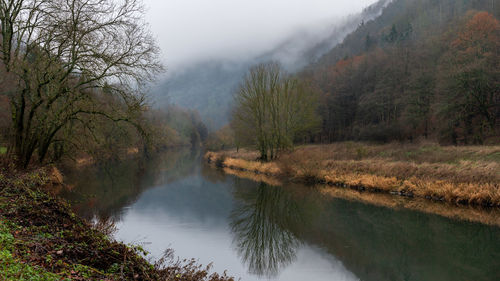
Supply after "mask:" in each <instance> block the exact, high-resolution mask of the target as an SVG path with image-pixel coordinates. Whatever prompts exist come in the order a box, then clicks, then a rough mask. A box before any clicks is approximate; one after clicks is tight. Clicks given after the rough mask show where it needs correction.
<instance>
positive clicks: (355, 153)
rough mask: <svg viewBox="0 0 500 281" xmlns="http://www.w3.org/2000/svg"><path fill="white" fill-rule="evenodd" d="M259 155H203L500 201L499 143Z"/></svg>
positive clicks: (237, 164)
mask: <svg viewBox="0 0 500 281" xmlns="http://www.w3.org/2000/svg"><path fill="white" fill-rule="evenodd" d="M257 155H258V154H257V152H254V151H248V150H243V151H240V152H237V151H224V152H208V153H207V154H206V155H205V157H206V158H207V159H212V160H215V159H219V158H222V157H224V161H223V166H224V167H226V168H229V169H234V170H241V171H249V172H254V173H257V174H265V175H268V176H274V177H281V178H288V179H291V180H294V181H298V182H304V183H325V184H329V185H332V186H342V187H351V188H356V189H362V190H364V189H366V190H369V191H376V192H385V193H392V194H399V195H405V196H410V197H421V198H427V199H431V200H435V201H446V202H450V203H454V204H464V205H483V206H496V207H500V186H499V185H500V146H467V147H451V146H447V147H445V146H439V145H437V144H434V143H420V144H399V143H392V144H385V145H374V144H365V143H354V142H345V143H336V144H329V145H310V146H303V147H299V148H297V149H296V150H295V151H293V152H290V153H287V154H283V155H281V156H280V157H279V159H278V160H276V161H273V162H260V161H258V160H256V159H257ZM212 162H213V161H212Z"/></svg>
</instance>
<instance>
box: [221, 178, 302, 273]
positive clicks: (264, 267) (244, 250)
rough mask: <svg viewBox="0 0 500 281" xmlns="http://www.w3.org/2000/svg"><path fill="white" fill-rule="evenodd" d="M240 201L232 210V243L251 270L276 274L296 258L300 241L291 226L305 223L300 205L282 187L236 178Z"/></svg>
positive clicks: (237, 196) (237, 194) (293, 227)
mask: <svg viewBox="0 0 500 281" xmlns="http://www.w3.org/2000/svg"><path fill="white" fill-rule="evenodd" d="M235 186H236V188H237V191H236V192H235V197H236V198H237V199H238V200H239V201H240V203H241V204H240V205H239V206H238V207H236V208H235V209H234V210H233V212H232V213H231V224H230V225H231V230H232V231H233V233H234V236H235V238H234V243H235V244H236V248H237V251H238V253H239V256H240V257H241V259H242V261H243V263H245V264H247V265H248V268H249V271H250V272H251V273H253V274H257V275H259V276H266V277H274V276H277V275H278V273H279V272H280V270H281V269H282V268H285V267H286V266H288V265H289V264H291V263H292V262H293V261H294V260H295V258H296V252H297V248H298V247H299V246H300V244H301V242H300V240H299V239H297V237H296V236H295V234H294V233H293V229H296V228H297V226H296V225H297V224H300V223H304V220H303V216H302V212H301V210H302V209H301V208H299V206H298V205H297V204H296V202H295V201H293V200H290V193H287V192H285V191H284V190H283V188H281V187H271V188H270V187H269V186H267V185H266V184H264V183H260V184H258V185H257V188H255V184H253V183H252V182H249V181H246V180H239V179H235Z"/></svg>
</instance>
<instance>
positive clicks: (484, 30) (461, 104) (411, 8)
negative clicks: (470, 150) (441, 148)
mask: <svg viewBox="0 0 500 281" xmlns="http://www.w3.org/2000/svg"><path fill="white" fill-rule="evenodd" d="M499 16H500V4H498V1H491V0H394V1H392V2H391V3H390V4H389V5H388V6H387V7H386V8H385V9H384V11H383V13H382V15H381V16H379V17H377V18H376V19H375V20H372V21H367V22H364V24H362V25H360V26H359V27H358V28H357V29H356V30H355V31H354V32H352V33H351V34H349V35H348V36H347V37H346V38H345V39H344V41H343V42H342V43H341V44H339V45H337V46H336V47H335V48H333V49H332V50H331V51H329V52H328V53H326V54H325V55H324V56H322V57H321V58H320V59H319V60H317V61H316V62H314V63H312V64H310V65H308V66H307V67H306V68H305V69H304V70H303V71H302V73H301V76H302V78H304V79H306V80H308V81H309V82H310V84H311V85H312V87H313V88H315V89H316V90H317V91H318V92H319V93H320V94H321V95H320V96H321V97H322V100H321V108H320V114H321V116H322V119H323V122H322V128H321V133H320V134H319V135H318V136H315V138H316V140H319V141H322V142H332V141H339V140H368V141H381V142H387V141H393V140H400V141H401V140H410V141H411V140H413V139H415V138H420V137H425V138H429V137H430V138H434V139H438V140H440V141H442V142H444V143H454V144H471V143H474V144H481V143H487V142H496V141H498V138H499V135H500V118H499V116H500V94H499V93H500V83H499V81H500V71H499V58H500V56H499V50H500V24H499V20H498V19H499V18H500V17H499Z"/></svg>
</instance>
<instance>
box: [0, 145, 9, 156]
mask: <svg viewBox="0 0 500 281" xmlns="http://www.w3.org/2000/svg"><path fill="white" fill-rule="evenodd" d="M5 153H7V147H4V146H0V154H5Z"/></svg>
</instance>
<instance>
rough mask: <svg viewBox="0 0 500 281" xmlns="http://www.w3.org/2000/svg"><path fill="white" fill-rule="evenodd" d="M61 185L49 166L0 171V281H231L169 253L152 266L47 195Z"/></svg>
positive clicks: (104, 227)
mask: <svg viewBox="0 0 500 281" xmlns="http://www.w3.org/2000/svg"><path fill="white" fill-rule="evenodd" d="M61 181H62V176H61V174H60V173H59V172H58V171H57V169H52V168H51V169H48V168H46V169H40V170H36V171H32V172H29V173H18V172H15V171H9V172H8V173H7V172H5V171H3V172H2V171H1V170H0V280H186V281H188V280H212V281H217V280H233V279H232V278H229V277H227V276H225V274H224V276H219V275H218V274H212V275H210V274H209V273H208V270H209V268H205V267H201V266H199V265H196V263H195V262H194V261H193V260H186V261H181V262H179V261H176V260H175V259H174V258H173V256H172V254H171V253H170V254H169V255H166V256H165V257H164V258H163V259H161V260H160V261H158V262H156V263H151V262H150V261H148V260H147V259H146V258H144V256H147V253H146V252H145V251H144V250H143V249H141V248H140V247H138V246H130V245H125V244H123V243H120V242H117V241H114V240H113V239H111V238H110V237H109V236H108V235H107V234H108V233H109V230H110V229H112V227H113V225H110V224H91V223H89V222H87V221H84V220H83V219H81V218H79V217H78V216H77V215H75V214H74V213H73V212H72V211H71V208H70V206H69V205H68V204H67V203H65V202H64V201H63V200H61V199H58V198H56V197H54V196H51V195H50V194H49V193H48V192H47V190H50V189H51V188H52V187H54V186H57V185H60V184H61Z"/></svg>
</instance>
